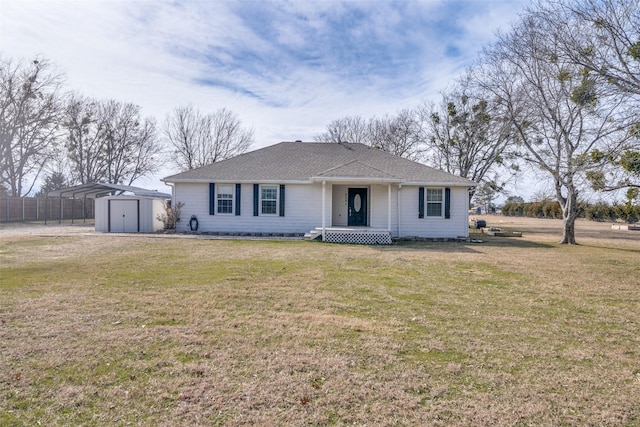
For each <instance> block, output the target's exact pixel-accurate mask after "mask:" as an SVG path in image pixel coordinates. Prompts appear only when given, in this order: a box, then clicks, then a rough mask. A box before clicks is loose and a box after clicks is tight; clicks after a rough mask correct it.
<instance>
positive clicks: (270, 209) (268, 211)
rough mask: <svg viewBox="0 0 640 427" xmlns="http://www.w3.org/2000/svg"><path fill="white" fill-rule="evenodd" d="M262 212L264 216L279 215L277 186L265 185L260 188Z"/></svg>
mask: <svg viewBox="0 0 640 427" xmlns="http://www.w3.org/2000/svg"><path fill="white" fill-rule="evenodd" d="M260 212H261V213H262V215H277V214H278V186H277V185H263V186H262V187H260Z"/></svg>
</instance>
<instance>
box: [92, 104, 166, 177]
mask: <svg viewBox="0 0 640 427" xmlns="http://www.w3.org/2000/svg"><path fill="white" fill-rule="evenodd" d="M99 114H100V117H99V122H100V124H99V126H101V127H102V129H103V132H104V137H103V147H102V152H103V154H102V155H103V156H104V159H105V166H106V169H105V173H104V179H106V181H107V182H109V183H114V184H126V185H130V184H131V183H133V182H134V181H135V180H136V179H138V178H140V177H142V176H145V175H147V174H150V173H153V172H155V171H156V170H157V168H158V167H159V166H160V164H161V159H160V151H161V150H160V143H159V140H158V138H157V135H156V123H155V120H153V119H151V118H147V119H143V118H142V117H141V116H140V107H139V106H137V105H134V104H130V103H121V102H118V101H114V100H110V101H106V102H104V103H103V104H102V105H101V108H100V113H99Z"/></svg>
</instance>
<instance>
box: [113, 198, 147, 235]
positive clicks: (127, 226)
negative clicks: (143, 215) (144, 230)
mask: <svg viewBox="0 0 640 427" xmlns="http://www.w3.org/2000/svg"><path fill="white" fill-rule="evenodd" d="M138 203H139V201H138V200H109V231H110V232H112V233H136V232H138V231H140V230H139V227H138V224H139V220H138Z"/></svg>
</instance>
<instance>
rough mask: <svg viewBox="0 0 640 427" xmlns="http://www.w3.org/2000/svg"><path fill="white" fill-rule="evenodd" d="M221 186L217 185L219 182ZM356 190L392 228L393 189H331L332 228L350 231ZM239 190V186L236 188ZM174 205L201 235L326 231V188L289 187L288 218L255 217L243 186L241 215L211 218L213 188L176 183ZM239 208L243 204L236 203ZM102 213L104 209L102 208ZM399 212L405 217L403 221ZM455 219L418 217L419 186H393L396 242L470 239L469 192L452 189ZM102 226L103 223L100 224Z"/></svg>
mask: <svg viewBox="0 0 640 427" xmlns="http://www.w3.org/2000/svg"><path fill="white" fill-rule="evenodd" d="M216 185H217V183H216ZM350 187H354V188H355V187H360V188H362V187H366V188H367V189H368V191H367V194H368V209H369V217H368V224H369V226H370V227H372V228H379V229H385V230H386V229H387V227H388V209H389V208H388V204H387V203H388V186H387V184H372V185H346V184H331V183H329V182H327V184H326V217H325V219H326V225H327V226H328V227H331V226H346V224H347V206H346V199H347V197H346V196H347V192H348V189H349V188H350ZM234 188H235V187H234ZM174 195H175V200H174V203H178V202H182V203H184V206H183V207H182V215H181V221H180V222H179V223H178V230H181V231H188V230H189V219H190V218H191V215H195V216H196V217H197V218H198V224H199V228H198V231H202V232H228V233H306V232H308V231H309V230H312V229H314V228H316V227H320V226H322V215H321V210H322V184H321V183H315V184H286V185H285V216H284V217H281V216H278V215H275V216H273V215H260V216H257V217H255V216H253V184H242V186H241V200H240V203H241V205H240V206H241V215H240V216H237V215H235V214H218V213H216V214H214V215H209V184H208V183H176V184H175V190H174ZM234 203H238V201H234ZM96 209H98V207H97V206H96ZM234 212H235V205H234ZM398 212H400V215H399V216H398ZM450 212H451V218H449V219H445V218H444V217H442V218H432V217H425V218H418V186H406V185H403V186H402V188H401V189H400V190H398V185H396V184H393V185H392V186H391V232H392V235H393V236H394V237H428V238H429V237H431V238H456V237H468V235H469V229H468V191H467V188H466V187H451V209H450ZM96 224H97V221H96Z"/></svg>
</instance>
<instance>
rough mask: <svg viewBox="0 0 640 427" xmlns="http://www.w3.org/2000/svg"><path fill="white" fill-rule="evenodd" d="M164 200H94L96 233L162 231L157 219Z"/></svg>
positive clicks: (148, 198)
mask: <svg viewBox="0 0 640 427" xmlns="http://www.w3.org/2000/svg"><path fill="white" fill-rule="evenodd" d="M165 201H166V199H161V198H157V197H146V196H125V195H120V196H107V197H99V198H97V199H96V210H95V213H96V231H101V232H105V233H152V232H154V231H158V230H162V229H163V226H164V224H163V223H162V221H160V220H159V219H158V216H159V215H161V214H163V213H164V211H165V209H164V202H165Z"/></svg>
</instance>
